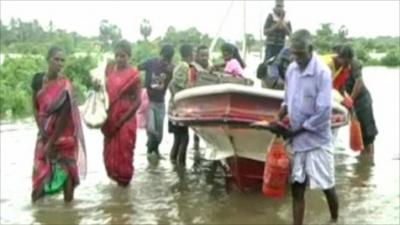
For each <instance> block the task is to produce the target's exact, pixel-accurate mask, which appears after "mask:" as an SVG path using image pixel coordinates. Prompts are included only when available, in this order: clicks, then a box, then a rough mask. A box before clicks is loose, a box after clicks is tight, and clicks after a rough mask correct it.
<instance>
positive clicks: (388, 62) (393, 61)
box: [381, 48, 400, 67]
mask: <svg viewBox="0 0 400 225" xmlns="http://www.w3.org/2000/svg"><path fill="white" fill-rule="evenodd" d="M381 64H382V65H384V66H393V67H394V66H400V49H399V48H397V49H394V50H391V51H390V52H389V53H388V54H386V56H384V57H383V58H382V59H381Z"/></svg>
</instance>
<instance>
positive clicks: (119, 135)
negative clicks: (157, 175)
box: [101, 67, 140, 185]
mask: <svg viewBox="0 0 400 225" xmlns="http://www.w3.org/2000/svg"><path fill="white" fill-rule="evenodd" d="M106 86H107V92H108V98H109V102H110V107H109V109H108V117H107V120H106V122H105V124H104V125H103V127H102V128H101V131H102V132H103V134H104V153H103V155H104V163H105V167H106V171H107V174H108V176H109V177H110V178H111V179H113V180H115V181H117V182H118V183H119V184H121V185H127V184H129V182H130V181H131V179H132V176H133V172H134V167H133V153H134V149H135V143H136V117H135V115H132V116H131V118H129V119H127V120H126V121H125V122H124V123H123V124H122V125H121V127H116V126H117V125H118V122H119V121H120V119H121V118H122V117H124V116H125V115H126V113H128V112H130V111H131V110H132V109H133V107H135V104H134V101H133V99H134V98H136V97H137V96H134V95H135V93H140V92H138V90H139V91H140V78H139V72H138V71H137V70H136V69H134V68H132V67H128V68H125V69H123V70H117V69H116V68H114V69H113V70H111V71H110V73H109V75H108V76H107V80H106Z"/></svg>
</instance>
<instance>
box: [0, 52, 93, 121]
mask: <svg viewBox="0 0 400 225" xmlns="http://www.w3.org/2000/svg"><path fill="white" fill-rule="evenodd" d="M95 66H96V59H95V58H93V57H90V56H86V57H73V56H72V57H69V58H68V59H67V62H66V65H65V67H64V71H63V72H64V74H66V75H67V76H68V77H69V78H70V79H71V81H72V82H73V86H74V89H75V96H76V98H77V101H78V103H82V102H83V101H84V93H85V92H86V90H87V89H88V88H90V87H92V85H93V84H92V81H91V78H90V74H89V73H90V70H91V69H93V68H94V67H95ZM46 70H47V64H46V61H45V60H44V58H43V57H40V56H22V57H20V58H10V57H7V56H6V58H5V59H4V63H3V64H2V65H0V71H1V77H0V118H1V119H4V118H10V117H11V118H20V117H23V116H27V115H30V114H32V89H31V81H32V78H33V75H34V74H35V73H37V72H44V71H46Z"/></svg>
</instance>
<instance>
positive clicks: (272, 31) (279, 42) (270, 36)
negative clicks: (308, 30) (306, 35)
mask: <svg viewBox="0 0 400 225" xmlns="http://www.w3.org/2000/svg"><path fill="white" fill-rule="evenodd" d="M291 33H292V26H291V24H290V21H288V20H286V19H285V10H284V9H283V0H275V7H274V9H273V12H272V13H270V14H268V17H267V20H266V21H265V25H264V35H265V36H266V37H267V40H266V45H265V56H264V62H266V61H268V60H269V59H270V58H272V57H275V56H276V55H278V53H279V52H280V51H281V50H282V48H283V46H284V45H285V38H286V36H290V34H291Z"/></svg>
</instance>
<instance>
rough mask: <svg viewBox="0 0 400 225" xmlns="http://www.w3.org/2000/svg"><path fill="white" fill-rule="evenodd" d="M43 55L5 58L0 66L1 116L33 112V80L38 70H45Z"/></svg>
mask: <svg viewBox="0 0 400 225" xmlns="http://www.w3.org/2000/svg"><path fill="white" fill-rule="evenodd" d="M45 68H46V62H45V60H44V59H43V58H42V57H34V56H23V57H20V58H10V57H7V56H6V58H5V59H4V63H3V64H2V65H1V66H0V71H1V77H0V118H5V117H10V116H11V117H21V116H25V115H27V114H30V113H32V104H31V96H32V90H31V80H32V77H33V75H34V74H35V73H36V72H40V71H44V69H45Z"/></svg>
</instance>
